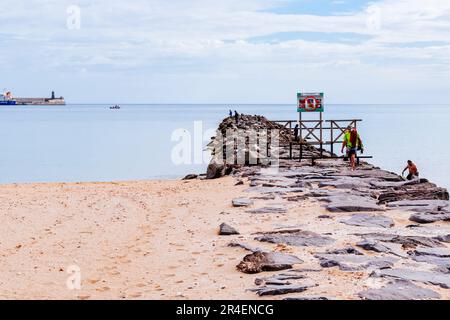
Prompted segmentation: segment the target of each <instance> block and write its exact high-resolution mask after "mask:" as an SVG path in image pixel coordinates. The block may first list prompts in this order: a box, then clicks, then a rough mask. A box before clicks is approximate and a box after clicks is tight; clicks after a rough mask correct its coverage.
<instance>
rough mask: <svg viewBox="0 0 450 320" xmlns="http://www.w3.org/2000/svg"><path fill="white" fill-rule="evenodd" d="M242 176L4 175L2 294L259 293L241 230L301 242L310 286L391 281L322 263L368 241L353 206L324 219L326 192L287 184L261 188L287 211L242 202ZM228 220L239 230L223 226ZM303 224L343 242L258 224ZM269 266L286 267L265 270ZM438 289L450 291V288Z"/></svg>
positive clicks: (333, 290)
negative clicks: (92, 178) (93, 179)
mask: <svg viewBox="0 0 450 320" xmlns="http://www.w3.org/2000/svg"><path fill="white" fill-rule="evenodd" d="M236 181H237V179H236V178H233V177H224V178H221V179H216V180H187V181H138V182H116V183H51V184H15V185H2V186H0V195H1V196H0V208H1V209H0V214H1V221H2V224H1V226H0V228H1V229H0V231H1V232H0V235H1V238H0V246H1V247H0V248H1V254H2V259H1V263H0V288H1V290H0V292H1V293H0V298H2V299H255V298H257V296H256V295H255V293H254V292H251V291H248V290H247V289H251V288H252V287H255V285H254V280H255V278H257V277H261V275H253V274H245V273H242V272H239V271H238V270H236V265H237V264H238V263H239V262H240V261H241V260H242V258H243V257H244V256H245V255H246V254H248V252H247V251H245V250H243V249H242V248H235V247H234V248H232V247H229V246H228V244H229V243H230V241H238V242H245V243H247V244H249V245H253V246H258V247H260V248H261V247H262V248H264V249H266V250H268V251H276V252H283V253H287V254H295V255H296V256H297V257H299V258H300V259H302V260H303V263H302V264H301V265H299V266H300V267H301V268H303V270H305V274H307V276H308V278H309V280H311V281H313V282H316V283H320V285H319V286H313V287H311V288H309V289H308V294H307V295H308V296H324V295H325V296H327V297H332V298H337V299H354V298H355V294H356V293H357V292H359V291H361V290H364V289H368V288H376V287H379V286H380V284H379V280H377V279H372V278H367V277H366V275H365V274H364V273H363V272H344V271H340V270H339V269H337V268H327V269H325V268H324V269H323V270H322V271H321V272H317V270H316V271H314V269H317V268H320V266H319V263H318V260H317V259H316V258H314V256H313V254H314V253H317V252H324V251H325V250H326V249H336V248H342V247H345V246H349V245H354V243H355V242H357V241H358V237H356V236H354V235H352V234H353V233H354V232H355V231H357V230H360V228H358V227H354V226H348V225H344V224H342V223H340V222H339V221H338V220H339V218H340V217H345V216H348V213H333V219H318V217H319V216H321V215H326V214H328V215H329V214H330V213H329V212H328V213H327V211H326V210H325V208H324V207H323V206H322V205H321V204H320V203H319V202H318V201H317V200H314V199H308V200H305V201H301V202H289V201H287V200H286V199H283V198H282V197H278V196H277V197H275V198H274V199H273V200H258V199H255V200H254V207H261V206H263V205H264V206H267V205H269V206H273V205H274V206H276V205H286V206H287V208H288V211H287V212H286V213H283V214H273V213H272V214H249V213H247V212H245V210H244V209H242V208H235V207H233V206H232V199H234V198H240V197H248V192H246V191H245V190H246V189H248V184H249V181H248V179H244V184H243V185H235V184H236ZM255 198H257V197H255ZM385 216H388V217H390V218H392V219H393V220H394V221H395V224H396V226H400V227H403V226H406V225H408V224H410V221H408V217H409V214H408V213H407V212H404V211H397V210H390V211H389V212H386V213H385ZM222 222H225V223H228V224H230V225H232V226H233V227H235V228H236V229H237V230H239V232H240V235H233V236H219V235H218V227H219V225H220V224H221V223H222ZM440 224H441V226H444V227H445V226H448V224H447V225H445V224H446V223H444V222H442V223H440ZM298 227H301V228H303V229H305V230H309V231H312V232H317V233H320V234H333V236H334V238H336V239H337V242H335V243H333V244H330V245H329V246H325V247H323V248H320V249H318V248H313V247H299V246H288V245H280V244H270V243H262V242H258V241H255V240H254V237H255V236H254V234H255V233H257V232H264V231H269V230H274V229H275V230H277V229H286V228H288V229H289V228H298ZM368 255H371V253H368ZM73 266H76V267H78V268H79V271H80V275H81V288H80V289H79V290H77V289H73V290H71V289H69V287H68V286H67V279H68V278H69V277H70V274H69V273H68V272H69V271H71V270H73ZM308 269H310V270H309V271H308ZM278 273H279V272H278ZM270 274H277V272H273V273H271V272H266V273H264V275H263V276H268V275H270ZM428 287H429V286H428ZM433 290H434V291H435V292H439V293H440V294H441V296H442V298H447V299H448V298H450V294H449V293H448V290H446V289H442V288H439V287H436V286H433ZM298 295H300V296H302V294H297V296H298ZM291 296H292V295H291ZM294 296H295V295H294ZM269 297H270V296H269ZM283 297H285V296H283V295H282V296H278V297H275V298H276V299H281V298H283ZM261 298H262V299H264V298H266V297H261ZM270 298H273V297H270Z"/></svg>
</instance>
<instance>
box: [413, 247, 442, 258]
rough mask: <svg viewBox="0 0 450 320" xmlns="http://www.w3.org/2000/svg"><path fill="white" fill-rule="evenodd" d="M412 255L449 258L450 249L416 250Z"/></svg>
mask: <svg viewBox="0 0 450 320" xmlns="http://www.w3.org/2000/svg"><path fill="white" fill-rule="evenodd" d="M414 253H415V254H417V255H421V256H435V257H442V258H450V248H417V249H416V250H414Z"/></svg>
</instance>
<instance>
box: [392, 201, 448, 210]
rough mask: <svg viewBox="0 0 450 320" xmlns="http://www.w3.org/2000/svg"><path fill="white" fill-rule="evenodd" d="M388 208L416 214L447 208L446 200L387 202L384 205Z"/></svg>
mask: <svg viewBox="0 0 450 320" xmlns="http://www.w3.org/2000/svg"><path fill="white" fill-rule="evenodd" d="M386 206H387V207H388V208H394V209H400V210H405V211H416V212H433V211H441V210H443V209H444V208H446V207H448V206H449V201H447V200H401V201H394V202H389V203H387V204H386Z"/></svg>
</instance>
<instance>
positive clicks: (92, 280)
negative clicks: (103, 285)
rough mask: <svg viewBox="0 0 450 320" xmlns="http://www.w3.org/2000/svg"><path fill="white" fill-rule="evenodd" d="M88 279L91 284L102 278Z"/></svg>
mask: <svg viewBox="0 0 450 320" xmlns="http://www.w3.org/2000/svg"><path fill="white" fill-rule="evenodd" d="M86 281H87V282H88V283H90V284H96V283H97V282H99V281H100V279H87V280H86Z"/></svg>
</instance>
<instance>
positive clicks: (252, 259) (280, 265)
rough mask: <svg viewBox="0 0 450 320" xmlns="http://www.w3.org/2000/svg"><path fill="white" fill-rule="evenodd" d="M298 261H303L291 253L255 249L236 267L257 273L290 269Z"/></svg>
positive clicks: (245, 271)
mask: <svg viewBox="0 0 450 320" xmlns="http://www.w3.org/2000/svg"><path fill="white" fill-rule="evenodd" d="M300 263H303V261H302V260H300V259H299V258H297V257H296V256H293V255H287V254H284V253H281V252H260V251H257V252H254V253H252V254H248V255H246V256H245V257H244V259H243V260H242V261H241V262H240V263H239V264H238V265H237V269H238V270H239V271H241V272H244V273H259V272H263V271H278V270H285V269H291V268H292V265H294V264H300Z"/></svg>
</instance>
